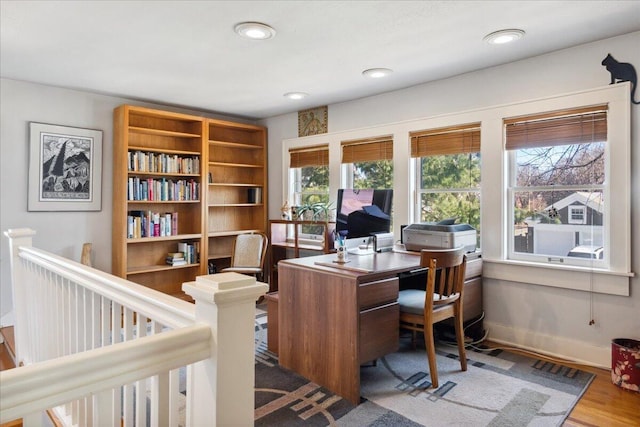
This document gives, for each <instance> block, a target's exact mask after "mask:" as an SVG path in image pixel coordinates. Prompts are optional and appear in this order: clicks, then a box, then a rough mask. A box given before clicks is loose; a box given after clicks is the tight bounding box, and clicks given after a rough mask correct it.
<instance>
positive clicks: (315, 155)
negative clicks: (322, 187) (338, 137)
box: [289, 144, 329, 168]
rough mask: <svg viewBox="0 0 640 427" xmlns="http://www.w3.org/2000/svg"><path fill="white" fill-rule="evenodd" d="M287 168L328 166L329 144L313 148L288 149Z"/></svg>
mask: <svg viewBox="0 0 640 427" xmlns="http://www.w3.org/2000/svg"><path fill="white" fill-rule="evenodd" d="M289 156H290V161H289V167H290V168H303V167H307V166H327V165H328V164H329V144H323V145H316V146H313V147H304V148H290V149H289Z"/></svg>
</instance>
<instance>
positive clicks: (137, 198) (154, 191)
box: [112, 105, 207, 298]
mask: <svg viewBox="0 0 640 427" xmlns="http://www.w3.org/2000/svg"><path fill="white" fill-rule="evenodd" d="M205 135H206V127H205V120H204V119H203V118H201V117H194V116H189V115H184V114H178V113H170V112H166V111H160V110H153V109H148V108H143V107H136V106H131V105H122V106H120V107H118V108H116V109H115V110H114V150H113V228H112V273H113V274H114V275H116V276H119V277H123V278H126V279H128V280H131V281H133V282H136V283H139V284H142V285H144V286H148V287H150V288H153V289H156V290H158V291H161V292H164V293H167V294H170V295H174V296H177V297H180V298H184V297H185V296H184V293H183V292H182V283H183V282H187V281H191V280H194V279H195V277H196V276H198V275H202V274H206V263H203V262H200V260H201V259H206V256H207V255H206V254H207V247H206V228H205V225H206V222H205V208H204V207H205V200H206V161H207V152H206V151H205V150H204V147H205V143H206V137H205ZM179 247H181V248H185V247H187V248H189V251H191V254H190V256H189V257H188V258H187V259H188V262H186V263H184V264H183V263H176V264H179V265H169V264H168V263H167V259H166V258H167V254H169V253H174V252H178V251H179V249H178V248H179ZM203 257H204V258H203Z"/></svg>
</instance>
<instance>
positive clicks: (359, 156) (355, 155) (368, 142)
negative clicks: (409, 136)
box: [340, 135, 393, 163]
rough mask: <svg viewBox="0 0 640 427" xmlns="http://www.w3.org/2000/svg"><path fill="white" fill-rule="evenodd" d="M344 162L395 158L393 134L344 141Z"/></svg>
mask: <svg viewBox="0 0 640 427" xmlns="http://www.w3.org/2000/svg"><path fill="white" fill-rule="evenodd" d="M340 144H341V146H342V163H359V162H375V161H378V160H392V159H393V136H392V135H386V136H379V137H375V138H366V139H354V140H350V141H342V142H341V143H340Z"/></svg>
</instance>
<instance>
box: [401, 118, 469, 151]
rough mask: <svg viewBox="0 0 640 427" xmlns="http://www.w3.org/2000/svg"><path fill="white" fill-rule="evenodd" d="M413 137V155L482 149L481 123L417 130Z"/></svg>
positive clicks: (411, 136)
mask: <svg viewBox="0 0 640 427" xmlns="http://www.w3.org/2000/svg"><path fill="white" fill-rule="evenodd" d="M409 136H410V138H411V157H425V156H437V155H444V154H463V153H477V152H479V151H480V123H472V124H468V125H460V126H449V127H444V128H438V129H429V130H423V131H415V132H411V133H410V134H409Z"/></svg>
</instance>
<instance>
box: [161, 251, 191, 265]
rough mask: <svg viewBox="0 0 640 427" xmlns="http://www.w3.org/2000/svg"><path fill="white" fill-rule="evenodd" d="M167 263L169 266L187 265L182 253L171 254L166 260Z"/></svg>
mask: <svg viewBox="0 0 640 427" xmlns="http://www.w3.org/2000/svg"><path fill="white" fill-rule="evenodd" d="M165 261H166V263H167V264H169V265H173V266H175V265H186V264H187V260H186V259H185V257H184V253H182V252H169V253H168V254H167V257H166V259H165Z"/></svg>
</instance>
